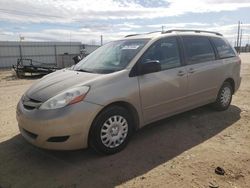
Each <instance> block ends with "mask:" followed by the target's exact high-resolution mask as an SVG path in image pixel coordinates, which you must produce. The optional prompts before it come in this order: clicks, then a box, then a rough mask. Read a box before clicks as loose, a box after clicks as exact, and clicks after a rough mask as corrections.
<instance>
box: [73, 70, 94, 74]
mask: <svg viewBox="0 0 250 188" xmlns="http://www.w3.org/2000/svg"><path fill="white" fill-rule="evenodd" d="M76 71H79V72H88V73H93V71H89V70H85V69H77V70H76Z"/></svg>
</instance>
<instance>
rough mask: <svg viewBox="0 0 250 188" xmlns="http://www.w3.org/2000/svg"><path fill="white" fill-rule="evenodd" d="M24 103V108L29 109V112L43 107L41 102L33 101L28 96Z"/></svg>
mask: <svg viewBox="0 0 250 188" xmlns="http://www.w3.org/2000/svg"><path fill="white" fill-rule="evenodd" d="M22 102H23V106H24V108H25V109H27V110H33V109H35V108H39V107H40V106H41V104H42V102H41V101H38V100H35V99H31V98H29V97H27V96H23V98H22Z"/></svg>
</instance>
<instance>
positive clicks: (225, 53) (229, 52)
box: [212, 38, 235, 58]
mask: <svg viewBox="0 0 250 188" xmlns="http://www.w3.org/2000/svg"><path fill="white" fill-rule="evenodd" d="M212 41H213V43H214V45H215V47H216V49H217V51H218V55H219V58H228V57H234V56H235V52H234V50H233V49H232V47H231V46H230V45H229V44H228V42H226V41H225V40H223V39H221V38H212Z"/></svg>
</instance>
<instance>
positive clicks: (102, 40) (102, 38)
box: [101, 35, 103, 46]
mask: <svg viewBox="0 0 250 188" xmlns="http://www.w3.org/2000/svg"><path fill="white" fill-rule="evenodd" d="M102 45H103V36H102V35H101V46H102Z"/></svg>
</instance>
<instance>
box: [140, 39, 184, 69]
mask: <svg viewBox="0 0 250 188" xmlns="http://www.w3.org/2000/svg"><path fill="white" fill-rule="evenodd" d="M149 61H159V62H160V64H161V69H162V70H166V69H170V68H174V67H178V66H180V65H181V61H180V55H179V49H178V43H177V40H176V38H175V37H170V38H165V39H160V40H159V41H157V42H155V43H154V44H153V45H152V46H151V47H150V48H149V49H148V50H147V51H146V52H145V54H144V55H143V57H142V59H141V63H147V62H149Z"/></svg>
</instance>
